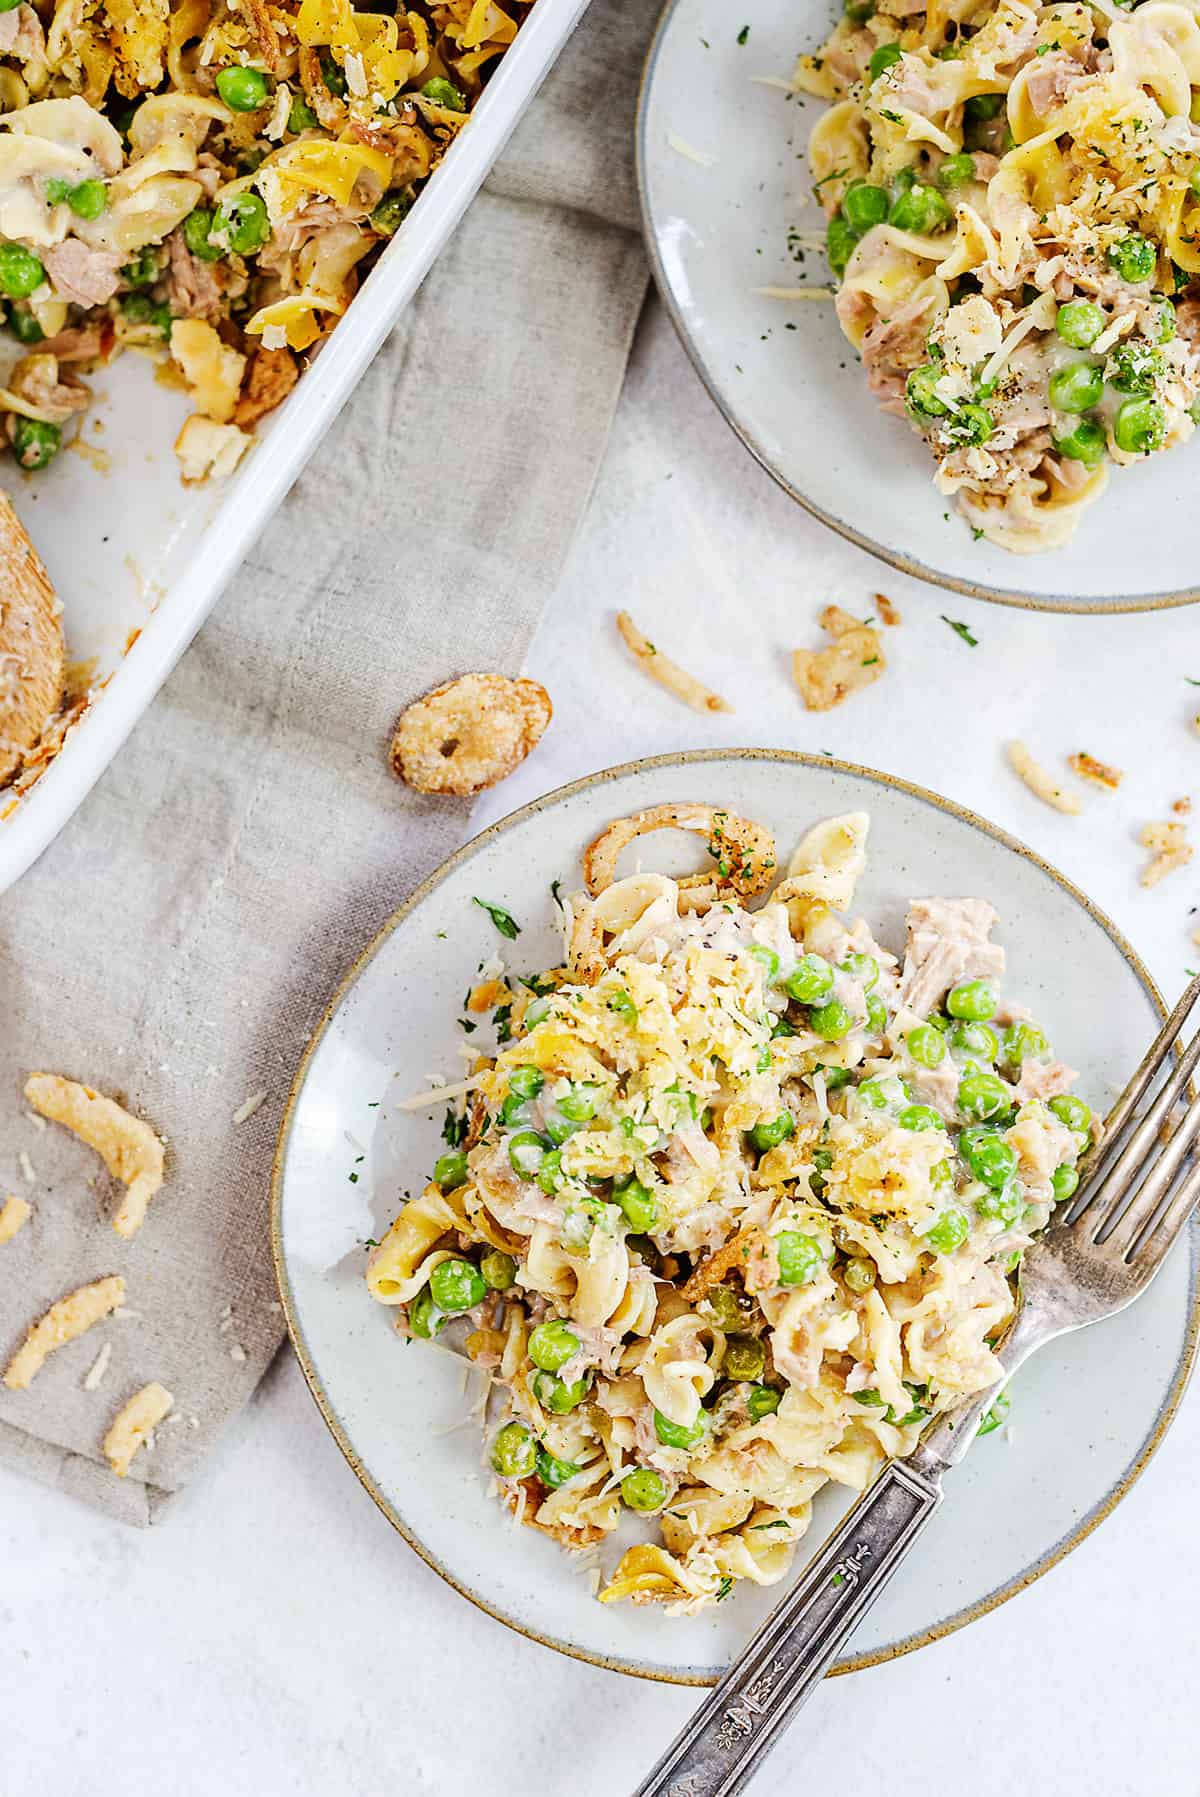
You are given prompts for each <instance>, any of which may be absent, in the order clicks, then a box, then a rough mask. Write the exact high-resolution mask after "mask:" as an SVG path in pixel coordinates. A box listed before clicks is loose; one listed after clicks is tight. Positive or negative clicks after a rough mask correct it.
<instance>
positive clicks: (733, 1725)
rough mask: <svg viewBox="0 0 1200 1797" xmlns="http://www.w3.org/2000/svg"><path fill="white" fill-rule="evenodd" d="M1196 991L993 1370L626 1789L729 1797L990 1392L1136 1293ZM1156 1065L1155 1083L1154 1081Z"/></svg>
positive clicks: (1194, 1195)
mask: <svg viewBox="0 0 1200 1797" xmlns="http://www.w3.org/2000/svg"><path fill="white" fill-rule="evenodd" d="M1197 999H1200V977H1198V978H1196V979H1194V980H1193V981H1192V982H1191V984H1190V985H1189V986H1188V988H1187V991H1186V992H1185V993H1184V995H1183V997H1182V998H1181V999H1180V1001H1179V1003H1178V1004H1177V1005H1176V1007H1175V1009H1174V1010H1173V1011H1172V1013H1171V1015H1170V1017H1168V1019H1167V1021H1166V1023H1165V1024H1164V1025H1163V1027H1162V1029H1161V1030H1160V1032H1159V1034H1158V1036H1157V1037H1156V1038H1155V1040H1154V1042H1153V1044H1152V1046H1151V1047H1150V1049H1149V1050H1148V1052H1147V1054H1146V1056H1145V1059H1144V1060H1143V1061H1142V1063H1141V1065H1140V1067H1139V1068H1138V1070H1137V1072H1136V1073H1135V1074H1134V1076H1133V1078H1132V1079H1131V1080H1130V1082H1129V1084H1128V1085H1127V1086H1126V1088H1125V1090H1124V1092H1123V1093H1122V1094H1121V1097H1120V1098H1119V1099H1118V1100H1117V1103H1116V1105H1115V1106H1114V1108H1113V1110H1112V1111H1111V1112H1110V1114H1109V1116H1108V1118H1107V1119H1106V1126H1105V1131H1104V1135H1103V1137H1102V1138H1101V1141H1100V1143H1099V1144H1098V1145H1094V1146H1093V1147H1092V1149H1091V1150H1089V1152H1088V1154H1087V1155H1086V1156H1085V1157H1084V1160H1083V1162H1082V1163H1081V1176H1080V1182H1079V1186H1078V1188H1077V1191H1076V1194H1075V1196H1074V1198H1072V1199H1070V1200H1069V1201H1068V1202H1067V1203H1064V1204H1062V1205H1060V1206H1059V1209H1058V1212H1057V1213H1056V1215H1055V1218H1054V1220H1053V1222H1052V1224H1051V1226H1050V1228H1049V1229H1047V1230H1046V1232H1045V1234H1044V1235H1042V1236H1041V1237H1040V1238H1039V1239H1038V1240H1037V1242H1036V1243H1035V1244H1034V1246H1033V1247H1032V1248H1030V1249H1029V1250H1028V1251H1027V1253H1026V1255H1025V1258H1024V1262H1023V1264H1022V1269H1021V1298H1020V1306H1019V1309H1018V1312H1017V1316H1016V1319H1015V1321H1014V1322H1013V1324H1012V1327H1011V1328H1010V1329H1009V1332H1008V1334H1007V1336H1006V1337H1005V1340H1004V1342H1003V1343H1002V1345H1001V1346H1000V1348H999V1349H998V1350H997V1357H998V1359H999V1361H1000V1363H1001V1365H1002V1366H1003V1368H1004V1376H1003V1378H1002V1379H1000V1380H999V1381H997V1383H996V1384H995V1385H992V1386H990V1387H989V1388H988V1390H987V1391H984V1392H980V1393H979V1394H978V1395H977V1396H976V1397H974V1398H971V1399H969V1400H968V1401H967V1402H966V1403H964V1404H962V1405H960V1406H959V1407H958V1408H957V1409H955V1410H952V1411H949V1412H947V1414H946V1415H945V1416H944V1417H942V1418H941V1419H940V1420H939V1421H938V1422H937V1423H936V1424H934V1425H933V1427H932V1428H931V1429H930V1430H929V1431H928V1433H927V1434H926V1435H925V1436H924V1438H923V1439H922V1441H921V1442H920V1444H919V1445H918V1447H917V1449H916V1452H915V1453H913V1454H912V1455H911V1456H910V1457H909V1458H908V1459H907V1460H897V1461H893V1462H891V1463H890V1464H889V1465H888V1467H887V1468H886V1469H885V1470H884V1472H882V1473H881V1474H880V1476H879V1478H878V1479H877V1480H876V1481H875V1483H874V1484H873V1485H872V1486H871V1487H870V1489H869V1490H868V1491H866V1492H865V1493H864V1494H863V1496H862V1497H861V1498H860V1499H859V1500H858V1502H857V1503H856V1504H855V1506H854V1508H853V1509H852V1510H851V1511H850V1512H849V1513H848V1514H847V1516H846V1517H845V1518H844V1519H843V1521H842V1522H841V1523H840V1524H839V1526H838V1527H837V1529H835V1531H834V1533H833V1534H832V1535H831V1536H830V1538H829V1540H828V1541H827V1542H826V1544H825V1546H824V1547H823V1548H822V1549H821V1551H820V1552H819V1553H818V1554H817V1556H816V1558H815V1559H814V1560H813V1561H812V1562H811V1564H810V1565H809V1566H808V1567H807V1568H806V1569H805V1571H804V1573H803V1575H802V1577H801V1578H800V1580H799V1581H798V1583H797V1584H796V1585H795V1586H794V1587H793V1588H792V1590H791V1591H789V1592H788V1594H787V1596H786V1597H785V1598H784V1599H783V1601H782V1603H780V1604H779V1605H778V1607H777V1608H776V1609H775V1610H774V1611H772V1613H771V1615H770V1616H769V1617H768V1618H767V1620H766V1622H764V1623H763V1625H762V1627H761V1628H760V1629H759V1630H758V1633H757V1634H756V1635H755V1636H754V1637H753V1639H752V1640H751V1642H750V1644H749V1646H748V1647H747V1648H746V1650H745V1652H744V1653H743V1654H742V1655H741V1656H740V1658H739V1659H737V1660H736V1661H735V1662H734V1664H733V1665H732V1666H731V1667H730V1669H729V1671H728V1672H727V1673H726V1674H725V1677H724V1678H723V1679H722V1680H721V1682H720V1684H719V1685H717V1686H716V1688H715V1689H714V1690H713V1691H712V1693H711V1694H710V1695H709V1697H708V1698H706V1700H705V1701H704V1703H702V1704H701V1706H700V1708H699V1709H698V1710H697V1711H696V1713H695V1715H694V1716H693V1717H692V1719H691V1721H690V1722H689V1723H688V1724H687V1726H686V1727H685V1728H684V1729H683V1730H682V1732H681V1733H680V1734H679V1735H677V1736H676V1738H675V1740H674V1742H673V1743H672V1744H671V1746H670V1747H669V1748H668V1749H667V1751H666V1753H665V1754H664V1755H663V1757H662V1758H661V1759H660V1760H659V1762H658V1764H657V1766H655V1768H654V1770H653V1771H652V1772H651V1774H650V1776H649V1778H647V1779H646V1780H645V1782H644V1783H643V1784H640V1785H639V1786H638V1788H637V1792H636V1793H635V1797H734V1794H735V1793H736V1792H738V1791H742V1790H744V1789H745V1787H746V1784H747V1782H748V1781H749V1779H750V1778H751V1776H752V1774H753V1772H754V1769H755V1767H756V1766H757V1765H758V1764H759V1762H760V1760H762V1759H763V1758H764V1757H765V1755H766V1754H767V1753H769V1752H770V1750H771V1748H772V1747H773V1746H774V1745H775V1743H776V1742H777V1741H778V1740H779V1738H780V1736H781V1735H782V1734H783V1732H784V1730H785V1729H786V1728H787V1726H788V1724H789V1723H790V1722H791V1720H792V1718H793V1717H794V1716H795V1715H796V1713H797V1711H798V1710H799V1709H800V1708H801V1706H802V1705H803V1704H804V1703H805V1702H806V1700H807V1699H808V1697H809V1696H810V1695H811V1693H812V1691H813V1690H814V1689H815V1687H816V1686H817V1684H818V1683H819V1682H820V1680H821V1679H822V1678H823V1677H824V1675H825V1673H826V1671H827V1670H828V1668H829V1666H830V1664H831V1663H832V1661H833V1660H834V1658H835V1656H836V1655H837V1652H838V1650H839V1648H841V1647H842V1646H843V1644H844V1643H845V1641H846V1640H847V1639H848V1637H849V1636H850V1634H851V1633H852V1631H853V1630H854V1629H855V1628H856V1627H857V1625H858V1623H859V1622H861V1620H862V1618H863V1616H864V1615H865V1614H866V1612H867V1611H868V1610H869V1609H870V1607H871V1605H872V1604H873V1603H874V1602H875V1600H876V1598H877V1597H878V1596H879V1594H880V1592H881V1591H882V1590H883V1588H884V1586H885V1585H886V1584H887V1582H888V1580H889V1579H890V1578H891V1576H892V1574H893V1572H895V1570H896V1568H897V1566H898V1565H899V1564H900V1562H901V1560H902V1559H903V1558H904V1556H905V1555H906V1554H907V1553H908V1551H909V1549H910V1548H911V1547H912V1546H913V1544H914V1542H915V1541H916V1540H917V1538H918V1536H919V1535H920V1534H921V1532H922V1531H923V1529H924V1528H925V1526H926V1524H927V1523H928V1522H929V1520H930V1518H931V1517H932V1515H933V1513H934V1511H935V1510H936V1509H937V1507H938V1505H939V1504H940V1503H941V1501H942V1475H943V1474H944V1473H945V1472H946V1470H947V1468H949V1467H951V1466H954V1465H955V1464H956V1463H957V1462H958V1461H960V1460H961V1459H962V1458H963V1456H964V1454H965V1453H966V1452H967V1449H968V1448H969V1447H970V1445H971V1443H972V1442H973V1441H974V1439H975V1436H976V1433H977V1431H978V1428H979V1424H980V1422H981V1420H982V1419H983V1417H984V1415H985V1413H986V1412H987V1410H988V1409H989V1408H990V1407H991V1405H992V1404H994V1403H995V1401H996V1397H997V1395H998V1393H999V1392H1001V1391H1002V1390H1003V1389H1004V1386H1005V1385H1007V1383H1008V1381H1009V1379H1011V1377H1012V1375H1013V1374H1014V1373H1015V1372H1016V1370H1017V1368H1018V1367H1019V1366H1020V1365H1021V1363H1022V1361H1024V1360H1027V1359H1028V1357H1029V1356H1030V1355H1031V1354H1032V1353H1033V1352H1034V1350H1035V1349H1036V1348H1040V1347H1042V1346H1043V1345H1044V1344H1045V1343H1046V1342H1048V1341H1053V1340H1054V1339H1055V1337H1056V1336H1059V1335H1066V1334H1067V1333H1068V1332H1069V1331H1070V1330H1072V1329H1082V1328H1083V1327H1084V1326H1085V1324H1088V1323H1098V1322H1099V1321H1100V1320H1101V1319H1102V1318H1103V1317H1110V1316H1114V1315H1115V1314H1116V1312H1117V1311H1119V1310H1124V1308H1125V1306H1126V1305H1127V1304H1131V1303H1132V1302H1133V1300H1134V1299H1135V1298H1136V1297H1138V1296H1139V1295H1140V1294H1141V1293H1142V1292H1144V1291H1145V1289H1146V1287H1147V1286H1148V1285H1149V1283H1150V1281H1151V1280H1152V1279H1153V1277H1154V1275H1155V1274H1156V1273H1157V1272H1158V1269H1159V1268H1160V1267H1161V1265H1162V1263H1163V1260H1164V1258H1165V1257H1166V1254H1167V1252H1168V1250H1169V1249H1170V1247H1171V1244H1172V1242H1174V1240H1175V1238H1176V1236H1177V1235H1178V1234H1179V1232H1180V1230H1181V1229H1182V1228H1183V1226H1184V1224H1185V1223H1186V1221H1187V1219H1188V1217H1189V1215H1190V1214H1191V1211H1192V1209H1193V1207H1194V1205H1195V1204H1196V1202H1197V1200H1198V1199H1200V1159H1198V1158H1197V1157H1196V1155H1195V1154H1194V1153H1193V1149H1194V1147H1195V1144H1196V1141H1197V1138H1198V1137H1200V1098H1196V1099H1192V1100H1191V1102H1189V1101H1188V1100H1189V1090H1188V1086H1189V1081H1190V1079H1191V1075H1192V1073H1193V1071H1194V1069H1195V1067H1196V1064H1197V1062H1198V1061H1200V1032H1198V1033H1197V1034H1196V1035H1195V1036H1194V1037H1193V1038H1192V1040H1191V1042H1190V1043H1189V1044H1188V1045H1187V1047H1186V1048H1185V1049H1183V1050H1182V1052H1180V1053H1178V1054H1177V1058H1176V1060H1175V1063H1174V1065H1173V1066H1172V1065H1171V1064H1170V1063H1171V1057H1172V1055H1173V1054H1175V1053H1176V1051H1177V1039H1178V1036H1179V1032H1180V1030H1181V1029H1182V1028H1183V1025H1184V1023H1185V1022H1186V1021H1187V1018H1188V1015H1189V1013H1190V1011H1191V1010H1192V1007H1193V1006H1194V1005H1195V1003H1196V1001H1197ZM1160 1074H1161V1075H1163V1078H1162V1082H1161V1084H1160V1085H1159V1086H1158V1089H1157V1090H1154V1087H1155V1083H1156V1081H1157V1080H1158V1079H1159V1076H1160Z"/></svg>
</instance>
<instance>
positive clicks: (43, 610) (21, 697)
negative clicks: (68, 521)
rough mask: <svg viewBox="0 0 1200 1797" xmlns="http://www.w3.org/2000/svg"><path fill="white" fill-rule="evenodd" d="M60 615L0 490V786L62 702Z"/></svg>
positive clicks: (51, 590) (45, 577) (45, 576)
mask: <svg viewBox="0 0 1200 1797" xmlns="http://www.w3.org/2000/svg"><path fill="white" fill-rule="evenodd" d="M61 614H62V607H61V605H60V604H59V602H58V599H57V598H56V597H55V592H54V588H53V587H52V586H51V584H50V576H49V575H48V574H47V573H46V570H45V568H44V567H43V566H42V564H41V562H40V560H39V559H38V556H37V552H36V551H35V549H34V547H33V544H32V543H31V542H30V541H29V538H28V537H27V536H26V534H25V531H24V529H23V528H22V525H21V521H20V519H19V518H18V517H17V514H16V513H15V512H14V511H13V508H12V506H11V504H10V503H9V501H8V499H7V498H6V497H5V496H4V495H3V494H0V786H2V785H3V784H4V782H5V780H7V779H8V777H9V775H10V774H13V773H15V772H16V771H17V769H18V768H19V766H20V765H21V761H22V758H23V757H24V755H25V754H26V753H27V752H28V751H29V750H30V749H32V748H33V747H34V745H35V744H36V742H37V740H38V738H39V737H40V736H41V734H42V732H43V730H44V729H45V728H46V726H47V724H48V723H49V722H50V720H51V718H52V717H53V716H54V713H55V711H56V710H57V709H58V707H59V705H60V704H61V703H62V696H63V682H64V664H65V655H64V650H63V634H62V625H61V623H60V622H59V619H60V617H61Z"/></svg>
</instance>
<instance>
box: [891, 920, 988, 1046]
mask: <svg viewBox="0 0 1200 1797" xmlns="http://www.w3.org/2000/svg"><path fill="white" fill-rule="evenodd" d="M995 922H996V911H995V908H994V906H992V905H990V904H989V903H988V901H987V900H986V899H914V900H913V901H912V904H911V905H910V907H909V912H908V945H907V947H906V949H905V953H904V968H903V972H902V973H901V976H900V1003H901V1004H902V1005H907V1006H908V1007H909V1009H910V1010H913V1011H917V1012H919V1013H920V1015H921V1016H922V1017H927V1016H928V1015H929V1013H930V1011H932V1010H935V1009H936V1007H937V1006H938V1004H939V1003H940V1002H941V1000H942V999H943V998H944V997H945V995H946V993H947V992H948V991H949V990H950V988H951V986H956V985H957V984H958V982H959V981H960V980H967V979H972V980H999V979H1002V978H1003V976H1004V950H1003V949H1002V948H1000V947H999V946H998V944H996V943H994V942H989V941H988V934H989V932H990V931H991V929H992V927H993V925H994V924H995Z"/></svg>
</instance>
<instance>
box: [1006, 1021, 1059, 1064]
mask: <svg viewBox="0 0 1200 1797" xmlns="http://www.w3.org/2000/svg"><path fill="white" fill-rule="evenodd" d="M1049 1053H1050V1044H1049V1042H1047V1040H1046V1036H1045V1032H1044V1031H1042V1030H1040V1029H1039V1028H1038V1026H1037V1024H1036V1023H1010V1024H1009V1026H1008V1028H1007V1029H1006V1030H1005V1032H1004V1062H1005V1065H1006V1066H1008V1067H1019V1066H1020V1065H1021V1063H1022V1062H1023V1061H1042V1060H1045V1058H1046V1056H1047V1055H1048V1054H1049Z"/></svg>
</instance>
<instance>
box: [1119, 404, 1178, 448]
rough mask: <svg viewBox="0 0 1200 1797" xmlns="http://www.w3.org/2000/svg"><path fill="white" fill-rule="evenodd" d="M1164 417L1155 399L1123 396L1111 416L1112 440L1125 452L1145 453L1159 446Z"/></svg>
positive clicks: (1162, 432) (1164, 421)
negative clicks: (1114, 414)
mask: <svg viewBox="0 0 1200 1797" xmlns="http://www.w3.org/2000/svg"><path fill="white" fill-rule="evenodd" d="M1166 430H1167V419H1166V414H1165V413H1164V411H1163V409H1162V407H1161V406H1160V405H1159V403H1158V401H1157V400H1156V399H1126V400H1122V402H1121V404H1120V405H1119V406H1118V407H1117V415H1116V417H1115V418H1114V419H1113V427H1112V432H1113V442H1114V443H1115V444H1116V446H1117V448H1118V449H1123V450H1124V451H1125V453H1126V454H1127V455H1149V453H1150V451H1151V450H1154V449H1161V448H1162V441H1163V437H1164V436H1165V435H1166Z"/></svg>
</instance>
